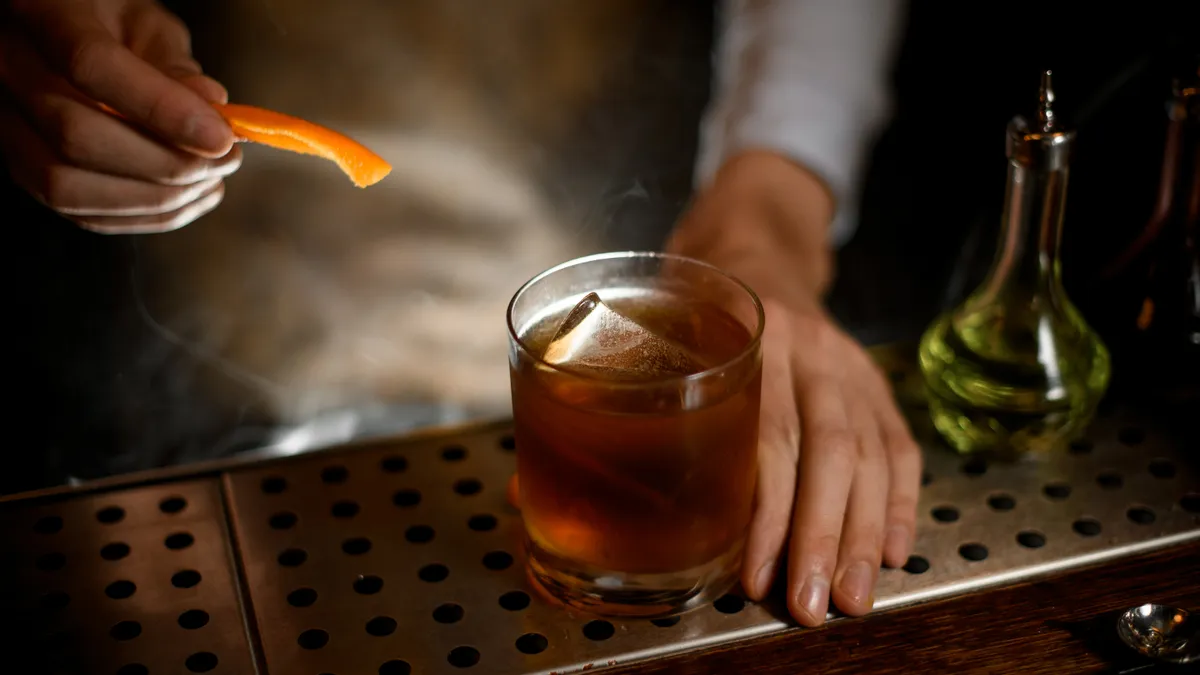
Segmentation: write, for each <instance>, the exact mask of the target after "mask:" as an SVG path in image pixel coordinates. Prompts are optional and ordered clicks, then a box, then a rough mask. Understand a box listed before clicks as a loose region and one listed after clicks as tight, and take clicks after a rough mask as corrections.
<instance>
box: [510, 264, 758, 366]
mask: <svg viewBox="0 0 1200 675" xmlns="http://www.w3.org/2000/svg"><path fill="white" fill-rule="evenodd" d="M636 258H642V259H654V260H659V261H675V262H681V263H684V264H688V265H695V266H697V267H702V268H707V269H708V270H710V271H712V272H715V273H716V274H718V275H719V276H721V277H722V278H724V279H727V280H729V281H731V282H733V284H734V285H735V286H737V287H739V288H741V289H742V290H743V291H745V292H746V295H748V296H749V297H750V301H751V302H752V303H753V305H754V315H755V316H756V317H757V319H758V323H757V325H756V326H755V327H754V329H753V330H751V331H750V340H749V342H747V343H746V346H745V347H743V348H742V349H741V350H740V351H738V353H737V354H736V355H734V356H733V357H731V358H729V359H726V360H724V361H722V362H721V363H718V364H717V365H715V366H712V367H710V368H706V369H704V370H701V371H699V372H695V373H691V374H690V375H670V376H667V377H663V378H655V379H652V380H644V381H638V382H624V381H620V380H611V379H608V378H604V377H599V376H596V375H591V374H588V373H581V372H579V371H576V370H568V369H566V368H562V367H560V366H557V365H554V364H552V363H548V362H547V361H546V360H545V359H543V358H542V357H541V356H540V355H538V354H535V353H534V352H533V350H532V349H530V348H529V345H527V344H525V341H524V340H522V339H521V336H520V334H519V333H518V331H517V327H516V326H515V325H513V310H514V309H515V307H516V305H517V300H519V299H520V298H521V296H522V295H523V294H524V293H525V291H527V290H529V289H530V288H531V287H532V286H533V285H534V284H536V283H538V282H539V281H542V280H543V279H546V278H547V277H550V276H551V275H553V274H555V273H558V272H561V271H563V270H566V269H570V268H572V267H578V266H580V265H584V264H587V263H593V262H599V261H603V260H618V259H636ZM504 318H505V324H507V326H508V337H509V339H510V340H512V342H513V344H514V345H516V346H517V348H518V349H520V350H521V351H522V352H523V353H525V354H526V355H528V356H529V357H530V358H531V359H533V360H534V361H535V362H536V363H537V364H538V365H539V366H541V367H543V368H548V369H550V370H552V371H554V372H556V373H560V374H562V375H566V376H569V377H573V378H578V379H583V380H588V381H593V382H602V383H604V384H605V385H606V386H611V387H617V388H620V387H630V388H637V389H644V388H646V387H654V386H662V385H671V384H677V383H685V382H690V381H698V380H703V379H706V378H709V377H713V376H714V375H717V374H719V373H721V372H723V371H725V370H728V369H729V368H731V367H733V366H734V365H735V364H737V363H739V362H741V361H743V360H744V359H746V357H748V356H749V355H750V354H752V353H754V351H755V350H757V349H759V348H760V346H761V344H762V336H763V331H764V330H765V329H766V324H767V314H766V311H765V310H764V309H763V305H762V300H760V299H759V297H758V294H757V293H755V292H754V289H753V288H750V286H749V284H747V283H746V282H744V281H742V280H741V279H739V278H738V277H736V276H734V275H732V274H730V273H729V272H726V271H725V270H723V269H721V268H720V267H717V266H716V265H713V264H712V263H707V262H704V261H703V260H699V259H697V258H690V257H688V256H684V255H678V254H675V253H664V252H659V251H610V252H606V253H593V254H591V255H585V256H582V257H579V258H572V259H571V260H567V261H565V262H561V263H559V264H557V265H555V266H553V267H551V268H549V269H546V270H544V271H542V272H539V273H538V274H536V275H535V276H534V277H532V278H531V279H529V281H526V282H525V283H523V284H521V287H520V288H518V289H517V291H516V292H515V293H513V296H512V299H511V300H509V301H508V309H506V310H505V317H504Z"/></svg>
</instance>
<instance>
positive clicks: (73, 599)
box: [0, 359, 1200, 675]
mask: <svg viewBox="0 0 1200 675" xmlns="http://www.w3.org/2000/svg"><path fill="white" fill-rule="evenodd" d="M884 360H885V362H886V361H887V359H884ZM888 365H889V367H894V368H895V370H896V377H895V380H896V381H897V385H898V391H899V394H900V398H901V400H902V401H904V402H905V403H906V405H908V406H909V407H916V408H919V406H920V405H921V400H920V395H919V393H918V392H919V389H918V388H917V385H916V384H915V383H914V382H912V380H913V378H911V377H906V375H905V372H904V371H903V369H902V364H900V365H898V364H892V363H889V364H888ZM918 412H919V410H918ZM914 419H915V420H916V425H917V426H916V428H917V430H918V432H919V434H921V435H925V436H926V437H927V438H930V436H928V428H927V424H925V423H924V419H925V418H924V416H923V415H917V416H916V417H915V418H914ZM1182 448H1183V441H1182V439H1179V438H1173V437H1172V436H1171V435H1170V434H1169V432H1167V431H1166V427H1164V426H1161V425H1158V424H1156V423H1155V421H1154V419H1153V418H1152V417H1147V416H1145V415H1143V414H1141V413H1139V412H1137V411H1135V410H1132V409H1124V408H1120V409H1117V410H1115V411H1109V412H1108V413H1107V414H1106V415H1104V416H1102V417H1101V418H1099V419H1098V420H1097V421H1096V423H1095V424H1094V425H1093V428H1092V429H1091V432H1090V435H1089V436H1088V439H1087V440H1086V441H1084V442H1080V443H1077V444H1075V445H1074V446H1072V448H1071V450H1070V452H1066V453H1063V454H1061V455H1059V456H1055V457H1049V458H1044V459H1042V460H1040V461H1037V462H1028V463H1021V464H1015V465H992V466H989V465H987V464H986V463H984V462H979V461H975V460H964V459H962V458H959V457H957V456H955V455H954V454H952V453H950V452H949V451H946V450H944V449H940V446H936V445H935V444H933V443H929V444H927V447H926V475H925V477H924V483H925V485H924V487H923V490H922V495H921V504H920V520H919V527H918V537H917V543H916V554H915V555H914V556H913V558H912V559H911V560H910V561H909V563H908V564H907V565H906V566H905V567H904V569H898V570H885V571H884V572H883V573H882V576H881V580H880V587H879V589H878V592H877V598H878V601H877V604H876V607H877V608H878V609H888V608H894V607H898V606H901V605H906V604H910V603H916V602H921V601H927V600H932V599H935V598H944V597H948V596H952V595H958V594H962V593H965V592H969V591H972V590H977V589H980V588H983V587H986V586H990V585H997V584H1006V583H1012V582H1015V581H1017V580H1020V579H1026V578H1030V577H1032V576H1035V575H1038V574H1042V573H1045V572H1049V571H1054V570H1062V569H1066V568H1070V567H1075V566H1080V565H1084V564H1089V563H1094V562H1098V561H1102V560H1106V559H1112V558H1116V557H1120V556H1123V555H1130V554H1133V553H1136V552H1139V551H1145V550H1149V549H1152V548H1157V547H1162V546H1167V545H1170V544H1173V543H1181V542H1185V541H1188V540H1197V539H1200V475H1197V473H1196V471H1195V468H1194V466H1195V464H1196V462H1195V458H1194V457H1193V458H1188V457H1186V456H1185V455H1184V454H1183V452H1182ZM1192 451H1193V452H1195V449H1194V448H1193V449H1192ZM513 466H514V453H513V443H512V439H511V436H509V435H508V427H507V425H506V424H495V425H489V426H480V427H473V428H470V429H464V430H460V431H456V432H450V433H448V434H443V435H425V436H421V437H416V438H412V439H409V440H397V441H389V442H379V443H372V444H367V445H361V446H356V447H354V448H346V449H342V450H341V451H332V452H323V453H316V454H310V455H305V456H300V457H296V458H292V459H287V460H283V461H273V462H270V463H265V464H257V465H253V466H245V467H241V468H234V469H233V470H231V471H230V472H229V473H227V474H226V475H225V476H224V478H223V480H224V481H225V482H224V490H225V493H226V494H225V496H226V506H227V511H225V512H224V513H223V512H222V511H221V508H220V503H219V500H218V497H219V491H218V488H217V485H216V484H214V482H213V481H208V480H204V481H193V482H182V483H172V484H166V485H159V486H154V487H141V488H136V489H131V490H125V491H117V492H112V493H109V494H105V495H84V496H79V497H74V498H67V499H66V500H65V501H59V502H57V503H41V502H28V503H24V502H17V503H15V504H13V505H12V507H11V508H10V509H9V510H8V511H7V512H6V513H5V514H4V516H3V518H4V520H3V527H4V530H5V533H4V537H5V538H4V539H3V540H0V541H3V542H5V543H4V544H0V546H4V545H9V544H15V547H13V548H11V550H10V555H9V556H7V557H6V560H7V563H8V564H9V565H12V566H14V567H15V569H16V570H17V571H18V572H19V574H20V576H19V577H18V578H19V579H21V582H20V583H21V587H20V589H19V594H18V595H19V602H20V605H19V607H20V608H21V609H19V610H18V615H20V616H24V615H23V614H20V613H21V612H26V613H28V615H29V616H35V615H36V617H37V620H36V622H32V623H31V625H36V627H37V628H36V631H35V632H38V633H39V635H51V636H54V635H60V637H57V638H55V639H57V640H60V641H62V642H60V643H53V642H52V643H49V644H51V645H55V644H72V645H76V648H75V649H74V651H71V652H70V653H71V654H72V655H73V656H72V658H74V659H75V661H73V663H86V664H87V667H86V668H82V669H77V670H66V671H64V672H86V673H89V675H90V674H92V673H97V674H104V673H121V674H122V675H131V674H133V673H188V672H214V673H252V672H267V673H272V674H285V675H305V674H311V675H321V674H329V675H348V674H350V673H380V674H381V675H395V674H397V673H427V674H433V673H457V672H459V671H461V670H464V669H467V670H472V671H473V672H486V673H498V674H499V673H560V674H561V673H568V672H576V671H582V670H585V669H596V668H603V667H604V666H606V665H611V664H616V663H622V664H624V663H629V662H633V661H637V660H640V659H644V658H648V657H652V656H666V655H669V654H671V653H678V652H681V651H685V650H691V649H696V648H699V647H702V646H706V645H713V644H718V643H724V642H728V641H732V640H736V639H741V638H746V637H750V636H756V635H764V634H768V633H774V632H778V631H783V630H788V629H789V626H790V624H789V623H788V622H787V621H786V617H785V615H784V613H783V611H782V608H781V606H780V605H779V604H775V603H770V602H769V603H766V604H763V605H755V604H750V603H745V602H743V601H742V600H741V599H739V598H738V597H736V596H728V597H726V598H723V599H721V600H719V601H718V602H717V603H715V605H714V606H711V607H707V608H703V609H700V610H698V611H696V612H694V613H692V614H689V615H687V616H685V617H683V618H682V619H681V620H677V621H668V622H659V623H652V622H649V621H629V622H617V621H613V622H609V621H605V620H602V619H594V618H589V617H575V616H569V615H567V614H565V613H564V612H562V611H560V610H557V609H552V608H550V607H547V606H544V605H543V604H541V602H540V601H539V600H538V599H537V598H536V597H534V596H533V595H532V593H531V592H530V589H529V588H528V586H527V583H526V581H525V578H524V574H523V571H522V559H521V550H520V541H521V525H520V520H519V516H518V515H517V514H516V513H515V512H514V511H513V510H512V509H511V508H510V507H508V506H507V505H506V504H505V501H504V488H505V482H506V480H507V478H508V476H509V474H510V473H511V471H512V469H513ZM172 495H179V496H181V497H183V498H184V499H185V500H186V504H187V508H185V509H182V510H180V511H179V512H177V513H170V512H169V511H171V509H172V507H173V506H175V504H171V503H170V502H169V498H170V497H171V496H172ZM164 500H168V501H164ZM110 504H113V505H119V506H121V507H122V508H123V509H125V519H124V520H121V521H119V522H115V523H106V522H103V521H104V520H105V518H106V516H98V514H102V513H104V509H105V508H106V507H107V506H108V505H110ZM163 507H167V511H168V512H164V511H163ZM225 518H228V520H229V522H230V523H231V524H232V536H231V538H230V539H227V538H226V535H225V532H224V529H223V524H224V522H225ZM59 519H61V520H59ZM177 532H187V533H189V534H191V535H192V537H193V538H194V543H192V545H190V546H188V547H186V548H183V549H181V550H172V548H171V547H170V546H169V545H168V543H169V542H170V541H171V540H170V539H169V537H171V536H172V535H174V534H175V533H177ZM230 540H231V541H233V542H235V546H234V549H235V553H236V562H237V563H238V566H237V567H236V568H234V567H231V565H230V563H229V558H228V555H227V552H226V547H227V545H228V543H227V542H228V541H230ZM112 543H124V544H126V545H127V546H128V547H129V552H128V555H126V556H124V557H120V556H118V559H117V560H108V559H106V554H104V553H103V552H104V551H106V550H107V551H109V553H108V555H117V554H118V553H121V552H122V550H121V549H119V548H118V549H109V548H108V547H109V546H110V545H111V544H112ZM177 543H178V542H177ZM55 553H58V554H62V555H61V557H55V556H54V555H53V554H55ZM14 554H15V557H14ZM47 556H49V557H47ZM185 569H194V570H196V571H198V572H200V573H201V576H202V579H203V581H201V582H200V584H199V585H198V586H195V587H194V588H192V589H180V588H176V587H175V586H174V585H172V579H173V578H174V577H175V576H177V575H178V572H180V571H183V570H185ZM234 569H236V570H239V571H240V574H241V578H244V580H245V587H244V593H243V594H242V595H241V598H242V599H241V602H242V606H243V607H244V608H246V609H247V610H249V611H247V612H246V613H245V615H244V616H245V617H247V618H246V621H248V622H249V625H250V627H251V631H250V632H251V634H252V635H253V636H254V639H253V640H252V641H251V644H253V645H254V646H253V648H251V647H249V646H248V642H247V640H246V638H245V635H244V633H242V632H241V625H242V624H241V620H242V618H241V617H242V616H243V615H239V613H238V608H239V590H238V587H237V585H236V584H235V583H234V582H235V580H236V579H237V578H239V577H238V576H236V575H235V574H234V572H233V570H234ZM126 579H127V580H129V581H131V582H133V583H134V584H135V585H136V592H135V593H134V594H133V595H132V596H130V597H129V598H125V599H113V598H111V597H108V596H106V595H105V593H106V589H109V588H112V584H113V583H114V582H117V581H121V580H126ZM118 590H119V589H118ZM118 594H119V593H118ZM64 597H69V601H65V600H64ZM131 601H132V602H131ZM64 603H65V604H66V607H65V608H62V609H58V607H59V605H62V604H64ZM191 610H203V612H206V613H207V615H208V617H209V621H208V623H207V624H206V625H205V626H202V627H199V628H196V629H188V628H186V627H184V626H182V625H181V624H183V623H184V622H185V621H187V620H185V618H184V616H185V613H187V612H189V611H191ZM192 616H196V615H192ZM55 617H62V620H61V621H58V620H57V619H56V618H55ZM193 620H195V619H193ZM127 621H137V622H139V624H140V626H141V634H140V635H133V633H134V632H136V631H135V630H134V629H132V628H129V627H124V628H121V627H119V626H124V624H123V623H122V622H127ZM60 631H65V633H60ZM61 635H66V636H69V638H68V637H61ZM45 644H46V643H33V642H31V643H30V645H41V646H40V647H38V649H39V650H40V651H38V652H37V653H38V654H41V655H43V658H45V655H46V654H47V653H48V652H46V651H45V649H46V647H45ZM52 653H53V654H54V655H55V656H56V657H57V656H59V652H58V651H54V652H52ZM197 654H209V655H212V656H213V657H217V658H216V660H215V661H214V660H213V659H212V658H210V657H208V656H202V657H197V656H196V655H197ZM58 660H59V661H62V659H61V658H59V659H58ZM69 663H72V662H68V664H69ZM256 663H257V664H259V667H261V669H262V670H261V671H255V670H254V668H255V664H256ZM126 664H141V666H144V669H137V668H136V667H134V669H129V668H127V669H126V670H124V671H121V670H118V668H120V667H122V666H125V665H126ZM210 666H211V668H210ZM205 668H209V669H208V670H205Z"/></svg>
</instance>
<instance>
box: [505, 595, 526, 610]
mask: <svg viewBox="0 0 1200 675" xmlns="http://www.w3.org/2000/svg"><path fill="white" fill-rule="evenodd" d="M500 606H501V607H503V608H504V609H507V610H508V611H510V612H519V611H521V610H523V609H525V608H526V607H528V606H529V594H528V593H526V592H525V591H509V592H507V593H505V594H504V595H501V596H500Z"/></svg>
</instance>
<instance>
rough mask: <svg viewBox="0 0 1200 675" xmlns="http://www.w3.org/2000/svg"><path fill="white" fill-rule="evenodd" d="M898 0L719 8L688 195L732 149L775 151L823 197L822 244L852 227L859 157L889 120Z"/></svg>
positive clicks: (733, 2)
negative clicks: (812, 178) (829, 216)
mask: <svg viewBox="0 0 1200 675" xmlns="http://www.w3.org/2000/svg"><path fill="white" fill-rule="evenodd" d="M901 10H902V0H721V4H720V6H719V9H718V12H719V13H718V17H717V18H718V22H719V24H718V25H719V33H718V36H717V40H718V44H717V50H716V54H715V63H714V75H715V77H714V82H713V96H712V102H711V103H710V104H709V106H708V109H707V111H706V112H705V115H704V119H703V121H702V123H701V129H700V147H699V154H698V157H697V162H696V175H695V179H696V187H697V189H700V188H703V187H704V186H706V185H707V184H708V182H709V181H711V180H712V178H713V175H714V174H715V173H716V172H717V170H718V169H720V167H721V164H722V163H724V161H725V159H727V158H729V157H731V156H732V155H734V154H736V153H737V152H739V151H743V150H749V149H767V150H773V151H776V152H779V153H782V154H784V155H786V156H788V157H789V158H791V159H792V160H793V161H796V162H798V163H800V164H803V165H804V166H806V167H808V168H809V170H811V171H813V172H814V173H815V174H817V175H818V176H819V177H820V178H821V179H822V180H824V182H825V184H826V185H827V186H828V187H829V189H830V191H831V192H832V193H833V196H834V199H835V203H836V211H835V216H834V221H833V225H832V232H831V239H832V241H833V243H834V245H835V246H840V245H841V244H843V243H845V242H846V241H847V240H848V239H849V238H850V236H851V235H852V234H853V233H854V229H855V228H856V226H857V214H856V213H855V211H856V209H855V206H856V203H857V199H858V196H859V190H860V187H861V182H862V175H861V174H862V173H863V169H864V165H865V160H866V155H867V153H868V151H869V150H870V146H871V144H872V142H873V141H874V140H875V136H876V134H877V133H878V131H879V130H880V127H881V126H882V124H883V122H884V121H885V120H886V118H887V117H888V115H889V113H890V99H889V83H888V74H889V70H890V66H891V61H892V55H893V47H894V43H895V41H896V38H897V36H898V28H899V23H900V20H901V18H902V11H901Z"/></svg>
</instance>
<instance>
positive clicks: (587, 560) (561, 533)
mask: <svg viewBox="0 0 1200 675" xmlns="http://www.w3.org/2000/svg"><path fill="white" fill-rule="evenodd" d="M606 302H608V303H609V305H610V306H611V307H612V308H613V309H614V310H616V311H618V312H620V313H622V314H624V315H625V316H627V317H629V318H631V319H634V320H635V321H637V322H638V323H640V324H642V325H643V326H645V327H646V328H649V329H650V330H652V331H653V332H654V333H656V334H657V335H662V336H666V337H668V338H670V339H671V340H673V341H674V342H675V343H677V344H679V345H681V346H683V347H685V348H686V349H688V350H689V351H690V352H691V353H693V354H695V355H697V356H699V357H700V360H701V362H702V363H705V364H726V363H728V362H729V361H730V360H732V359H735V358H737V357H738V356H739V355H740V354H742V353H743V352H744V351H745V350H746V348H747V346H748V345H749V343H750V341H751V339H752V338H751V335H750V332H749V331H748V330H747V328H746V327H745V326H744V325H743V324H742V323H741V322H739V321H738V320H736V319H735V318H734V317H733V316H731V315H729V314H728V313H726V312H725V311H724V310H722V309H721V308H719V307H717V306H716V305H714V304H711V303H705V302H702V301H695V300H689V299H688V298H685V297H682V296H680V295H675V294H671V293H666V292H654V293H652V294H649V295H645V296H642V297H637V298H626V299H624V300H622V299H615V300H609V299H607V298H606ZM562 318H563V315H561V314H560V315H557V316H551V317H548V318H546V319H544V320H542V321H541V322H539V323H538V324H536V325H535V326H534V327H533V328H532V329H530V330H528V331H527V332H526V334H525V335H524V336H523V338H522V341H523V342H525V344H526V345H527V346H528V347H529V348H530V351H532V352H533V353H535V354H540V353H541V351H542V350H543V349H544V347H545V345H546V343H547V342H548V341H549V338H550V336H551V335H552V334H553V333H554V331H555V328H556V327H557V326H558V324H559V323H560V322H561V320H562ZM514 364H516V365H514V369H513V372H512V394H513V414H514V420H515V424H516V438H517V447H518V472H519V475H520V477H521V481H520V486H521V501H522V506H521V508H522V517H523V518H524V520H525V524H526V529H527V531H528V535H529V537H530V539H531V541H532V544H533V545H534V547H535V548H537V549H540V550H541V551H543V552H544V553H546V554H548V555H549V556H552V557H554V558H555V559H557V560H559V561H567V563H568V564H571V565H574V566H575V567H577V568H578V569H580V570H587V571H589V573H590V574H592V575H593V576H594V577H603V576H604V575H606V574H608V575H613V576H612V577H611V578H610V579H609V581H610V583H615V582H614V581H613V579H628V578H629V577H630V576H636V575H659V576H660V577H663V575H665V576H667V577H669V576H670V575H672V574H679V573H682V574H684V575H685V576H686V574H687V571H688V570H696V569H700V568H703V567H704V566H705V565H708V564H710V563H713V561H717V560H721V561H722V563H721V564H722V565H725V567H726V568H728V567H729V566H730V565H737V564H739V563H740V552H741V547H742V543H743V541H744V537H745V534H746V529H747V526H748V524H749V521H750V515H751V508H752V503H753V494H754V487H755V477H756V475H755V474H756V466H757V465H756V451H757V442H758V416H759V398H760V389H761V381H762V376H761V365H760V363H759V361H758V360H757V359H754V360H753V361H750V362H744V363H743V364H742V366H741V367H740V368H730V369H729V371H728V372H726V373H725V374H724V376H722V377H711V376H710V374H706V375H705V376H702V377H700V378H691V379H692V380H693V381H692V382H691V383H690V384H688V383H687V382H685V380H684V378H681V377H679V376H675V377H674V379H673V381H674V382H675V383H676V384H674V385H672V384H669V383H667V382H670V381H671V380H670V378H655V377H653V376H646V377H639V378H633V381H630V380H629V379H628V378H620V379H612V378H603V377H601V376H600V375H598V374H596V373H591V374H587V375H583V376H581V375H579V374H570V373H563V372H561V371H555V370H552V369H548V368H546V367H545V366H542V365H539V364H537V363H534V362H532V361H527V362H521V361H514ZM697 402H699V405H697ZM722 572H723V573H724V574H725V576H732V575H731V574H730V572H732V573H733V574H736V569H733V570H730V569H724V570H723V571H722ZM663 578H665V577H663ZM681 581H682V582H684V583H691V582H688V581H687V580H686V579H681Z"/></svg>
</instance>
